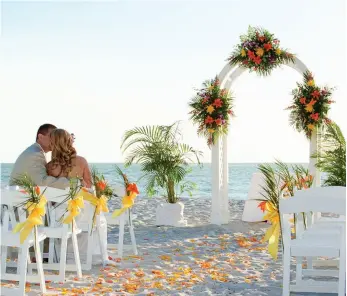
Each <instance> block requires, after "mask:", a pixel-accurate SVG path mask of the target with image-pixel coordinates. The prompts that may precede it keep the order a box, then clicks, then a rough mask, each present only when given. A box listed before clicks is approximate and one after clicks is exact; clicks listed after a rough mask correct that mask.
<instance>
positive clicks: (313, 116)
mask: <svg viewBox="0 0 347 296" xmlns="http://www.w3.org/2000/svg"><path fill="white" fill-rule="evenodd" d="M310 117H311V118H312V119H313V120H315V121H317V120H318V119H319V114H318V113H314V114H311V115H310Z"/></svg>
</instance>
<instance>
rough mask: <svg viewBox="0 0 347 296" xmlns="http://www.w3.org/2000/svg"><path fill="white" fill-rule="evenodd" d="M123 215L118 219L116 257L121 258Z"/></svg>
mask: <svg viewBox="0 0 347 296" xmlns="http://www.w3.org/2000/svg"><path fill="white" fill-rule="evenodd" d="M124 224H125V221H124V214H123V215H121V216H120V219H119V238H118V257H119V258H123V242H124Z"/></svg>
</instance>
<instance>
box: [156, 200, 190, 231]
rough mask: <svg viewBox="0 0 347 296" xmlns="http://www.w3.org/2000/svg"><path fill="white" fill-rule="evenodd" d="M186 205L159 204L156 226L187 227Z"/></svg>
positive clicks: (179, 203)
mask: <svg viewBox="0 0 347 296" xmlns="http://www.w3.org/2000/svg"><path fill="white" fill-rule="evenodd" d="M183 210H184V204H183V203H181V202H177V203H175V204H171V203H165V204H159V205H158V206H157V210H156V223H155V224H156V225H158V226H159V225H167V226H175V227H182V226H187V220H184V217H183Z"/></svg>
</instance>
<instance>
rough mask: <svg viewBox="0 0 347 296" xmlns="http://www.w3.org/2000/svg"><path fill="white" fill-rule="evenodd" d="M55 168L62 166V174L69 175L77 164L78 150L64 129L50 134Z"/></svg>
mask: <svg viewBox="0 0 347 296" xmlns="http://www.w3.org/2000/svg"><path fill="white" fill-rule="evenodd" d="M50 138H51V147H52V160H51V162H52V164H53V167H55V166H58V165H59V166H60V167H61V173H62V174H69V173H70V172H71V170H72V168H73V167H74V166H75V164H76V149H75V148H74V147H73V146H72V144H73V139H72V137H71V135H70V134H69V133H68V132H67V131H66V130H63V129H59V128H57V129H55V130H53V131H52V132H51V134H50Z"/></svg>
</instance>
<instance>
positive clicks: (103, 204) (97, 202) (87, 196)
mask: <svg viewBox="0 0 347 296" xmlns="http://www.w3.org/2000/svg"><path fill="white" fill-rule="evenodd" d="M80 195H81V196H82V197H83V198H84V200H87V201H89V202H90V203H91V204H92V205H93V206H95V213H96V215H99V214H100V213H101V212H105V213H108V207H107V198H106V196H104V195H102V196H101V197H96V196H95V195H94V194H91V193H90V192H88V191H85V190H83V189H82V190H81V191H80Z"/></svg>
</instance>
